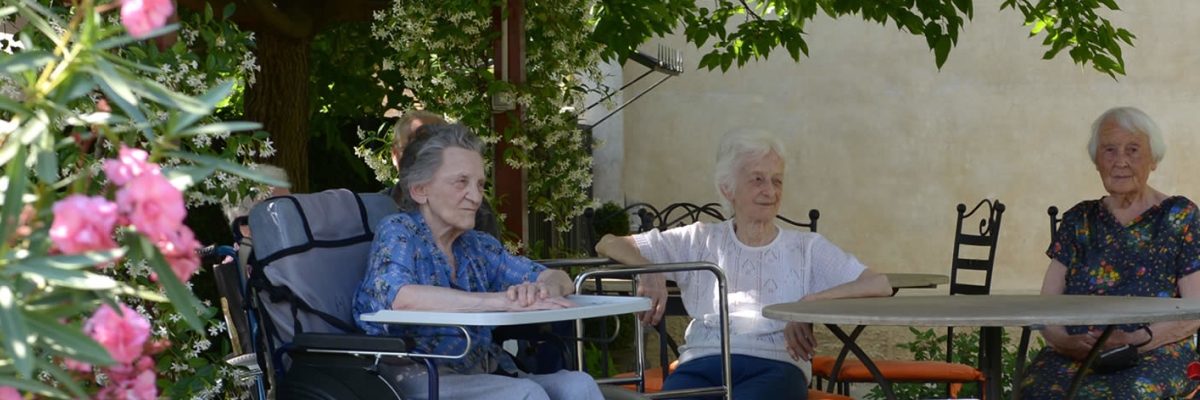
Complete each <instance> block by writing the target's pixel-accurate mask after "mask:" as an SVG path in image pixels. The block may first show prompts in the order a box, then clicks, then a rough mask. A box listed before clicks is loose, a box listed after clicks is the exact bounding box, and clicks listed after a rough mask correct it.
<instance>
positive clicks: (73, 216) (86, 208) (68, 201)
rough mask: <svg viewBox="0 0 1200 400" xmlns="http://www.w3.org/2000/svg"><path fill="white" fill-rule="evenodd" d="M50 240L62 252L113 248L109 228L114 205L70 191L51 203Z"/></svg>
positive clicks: (111, 233) (114, 213) (100, 198)
mask: <svg viewBox="0 0 1200 400" xmlns="http://www.w3.org/2000/svg"><path fill="white" fill-rule="evenodd" d="M53 211H54V223H53V224H50V240H51V241H53V242H54V245H55V246H57V247H58V249H59V250H61V251H62V252H63V253H64V254H78V253H83V252H88V251H93V250H108V249H112V248H116V247H117V242H116V241H115V240H113V227H114V226H116V224H117V205H116V204H114V203H112V202H110V201H108V200H106V199H104V198H103V197H100V196H95V197H88V196H85V195H82V194H73V195H70V196H67V197H66V198H64V199H62V200H59V201H58V202H56V203H54V207H53Z"/></svg>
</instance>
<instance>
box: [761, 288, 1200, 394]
mask: <svg viewBox="0 0 1200 400" xmlns="http://www.w3.org/2000/svg"><path fill="white" fill-rule="evenodd" d="M763 316H765V317H767V318H771V319H777V320H784V321H798V322H809V323H820V324H825V325H826V326H827V327H828V328H829V330H830V331H831V332H833V334H834V336H837V337H838V339H840V340H841V341H842V343H843V344H844V345H845V346H847V347H849V348H850V351H851V352H853V353H854V355H855V356H857V357H858V359H859V360H860V361H862V363H863V365H864V366H866V367H867V369H868V370H869V371H871V374H872V375H874V376H875V380H876V382H878V383H879V385H880V387H881V388H882V389H883V391H884V393H885V395H887V397H888V398H889V399H895V398H896V396H895V393H894V392H892V388H891V384H890V383H889V382H887V380H885V379H884V378H883V376H881V375H880V373H879V370H878V368H876V367H875V364H874V363H872V362H871V361H870V357H868V356H867V354H866V353H865V352H863V350H862V349H861V348H859V347H858V345H856V344H855V343H854V339H855V338H854V337H852V336H848V335H846V334H845V332H844V331H842V330H841V329H840V328H839V327H838V325H837V324H850V325H887V326H935V327H950V326H955V327H957V326H978V327H980V328H981V329H982V332H981V337H982V341H983V344H982V347H983V352H984V354H983V359H981V360H980V370H982V372H983V375H984V379H985V381H986V383H985V385H984V386H985V387H986V391H987V393H986V394H985V396H984V398H987V399H999V398H1000V395H1001V387H1000V384H999V382H1000V376H1001V368H1003V365H1002V361H1003V360H1002V358H1001V352H1000V348H1001V343H1000V332H1001V329H1002V327H1006V326H1017V327H1023V328H1026V329H1031V328H1032V329H1041V328H1042V327H1044V326H1046V325H1106V328H1105V330H1104V333H1103V334H1102V335H1101V336H1100V338H1099V339H1098V340H1097V344H1096V346H1095V347H1094V348H1093V349H1092V352H1091V353H1090V354H1089V355H1088V357H1087V359H1086V360H1084V367H1083V368H1080V369H1079V372H1078V373H1076V375H1075V379H1074V380H1073V381H1072V383H1071V386H1070V388H1069V389H1068V390H1067V396H1066V398H1067V399H1072V398H1074V397H1075V393H1076V392H1077V391H1078V389H1079V385H1080V383H1081V382H1082V380H1083V376H1084V374H1086V371H1087V369H1088V368H1087V366H1089V365H1091V362H1092V361H1093V360H1094V359H1095V358H1096V355H1097V354H1098V353H1099V349H1100V347H1101V346H1102V345H1103V343H1104V341H1106V340H1107V339H1108V336H1109V335H1110V334H1112V331H1113V328H1115V327H1116V326H1117V325H1120V324H1136V323H1151V322H1162V321H1180V320H1192V319H1200V301H1196V300H1190V299H1177V298H1155V297H1118V296H1068V295H1060V296H1045V295H985V296H970V295H959V296H949V295H940V296H911V297H875V298H864V299H836V300H819V301H810V302H794V303H782V304H775V305H771V306H767V307H765V308H763ZM1023 362H1024V360H1023V357H1022V359H1018V361H1017V364H1018V365H1017V366H1016V368H1017V371H1018V372H1020V371H1021V367H1022V365H1021V364H1022V363H1023ZM993 383H994V384H993ZM1018 395H1019V388H1014V390H1013V397H1014V398H1016V396H1018Z"/></svg>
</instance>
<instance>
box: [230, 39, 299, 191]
mask: <svg viewBox="0 0 1200 400" xmlns="http://www.w3.org/2000/svg"><path fill="white" fill-rule="evenodd" d="M256 33H257V36H258V38H257V40H256V42H257V45H258V48H257V51H256V54H255V55H256V57H257V58H258V65H259V67H260V68H261V69H260V70H259V71H258V74H257V76H256V82H255V83H254V84H253V85H250V86H249V87H247V88H246V118H247V119H249V120H251V121H258V122H261V123H262V124H263V130H266V131H267V132H269V133H270V134H271V141H273V142H274V143H275V155H274V156H273V157H271V158H270V159H269V162H270V163H271V164H274V165H277V166H279V167H280V168H283V169H284V170H285V171H287V173H288V179H289V180H290V181H291V183H292V192H293V193H307V192H308V141H309V137H308V117H309V115H308V114H309V107H308V79H309V76H308V75H309V65H308V56H309V51H310V49H311V45H312V38H311V37H306V38H303V39H295V38H291V37H288V36H285V35H283V34H281V33H279V32H277V31H275V30H273V29H270V28H267V29H261V30H259V31H258V32H256Z"/></svg>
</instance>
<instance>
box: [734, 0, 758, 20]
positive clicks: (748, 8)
mask: <svg viewBox="0 0 1200 400" xmlns="http://www.w3.org/2000/svg"><path fill="white" fill-rule="evenodd" d="M738 1H741V2H742V7H745V8H746V13H747V14H750V15H751V16H753V17H754V19H756V20H759V21H762V20H763V19H762V17H760V16H758V13H755V12H754V9H753V8H750V5H749V4H746V0H738Z"/></svg>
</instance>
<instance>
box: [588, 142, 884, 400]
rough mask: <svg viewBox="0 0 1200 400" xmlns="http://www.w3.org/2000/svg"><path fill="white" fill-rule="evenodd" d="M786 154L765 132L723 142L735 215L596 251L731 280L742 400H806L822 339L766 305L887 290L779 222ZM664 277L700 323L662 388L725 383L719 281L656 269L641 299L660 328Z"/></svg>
mask: <svg viewBox="0 0 1200 400" xmlns="http://www.w3.org/2000/svg"><path fill="white" fill-rule="evenodd" d="M785 154H786V153H785V152H784V149H783V146H782V145H781V144H780V142H779V140H778V139H776V138H774V137H772V136H771V135H769V134H767V133H764V132H759V131H735V132H730V133H728V134H726V135H725V136H724V137H722V138H721V143H720V148H719V149H718V151H717V168H716V174H715V175H716V176H715V178H716V186H717V191H718V192H719V193H720V195H721V205H722V206H723V207H724V208H725V209H726V211H732V213H733V218H732V219H730V220H727V221H724V222H720V223H705V222H697V223H695V224H692V225H688V226H684V227H679V228H675V229H670V230H667V231H663V232H660V231H658V230H653V231H650V232H646V233H642V234H637V235H633V236H623V237H618V236H612V235H608V236H605V237H604V238H603V239H601V240H600V243H599V244H597V245H596V251H597V252H598V253H600V254H603V255H605V256H608V257H611V258H613V259H614V260H617V261H619V262H622V263H625V264H649V263H668V262H688V261H709V262H713V263H715V264H717V265H718V266H720V267H721V268H722V269H724V270H725V274H726V276H727V277H728V282H727V284H728V286H727V287H728V290H729V313H730V316H729V317H730V318H729V321H730V325H729V330H730V342H731V344H732V350H733V357H732V362H733V365H732V367H733V382H732V385H733V394H734V398H735V399H767V398H770V399H804V398H805V397H806V396H807V390H806V389H805V388H806V387H807V386H808V384H807V382H808V377H810V376H811V374H812V364H811V360H812V356H813V350H814V349H815V347H816V340H815V339H814V338H813V336H812V325H811V324H803V323H795V322H791V323H786V322H782V321H776V320H770V319H766V318H764V317H763V315H762V309H763V307H765V306H768V305H771V304H777V303H785V302H794V301H808V300H817V299H833V298H847V297H871V296H888V295H890V294H891V293H892V290H891V287H890V285H889V284H888V281H887V277H885V276H883V275H880V274H877V273H875V272H873V271H871V270H870V269H867V267H866V266H864V265H863V264H862V263H860V262H858V260H857V259H855V258H854V256H851V255H850V254H847V253H846V252H844V251H842V250H841V249H839V248H838V247H837V246H835V245H833V243H830V242H829V241H828V240H826V239H825V238H824V237H822V236H821V235H819V234H816V233H811V232H801V231H797V230H794V229H786V228H782V227H780V226H778V225H776V223H775V216H776V214H778V212H779V205H780V203H782V201H783V173H784V169H785V166H786V164H785ZM666 280H671V281H675V282H676V283H677V284H678V285H679V287H680V289H681V291H682V296H683V302H684V305H685V306H686V307H687V310H688V314H689V315H690V316H691V317H692V319H693V321H692V322H691V324H690V325H689V326H688V328H687V333H686V335H685V344H684V346H682V348H681V353H680V357H679V365H678V366H677V367H676V369H675V372H674V373H672V374H671V375H669V376H668V378H667V379H666V381H665V382H664V383H663V390H674V389H685V388H696V387H710V386H719V385H720V384H721V383H722V382H721V358H720V353H721V347H720V331H719V330H720V326H719V318H718V310H719V308H718V306H717V304H716V300H717V283H716V278H715V277H713V276H712V274H709V273H707V272H704V271H692V272H679V273H668V274H660V275H649V276H645V277H643V278H642V285H641V287H639V295H643V296H647V297H650V298H651V300H652V301H653V304H654V308H653V310H652V311H649V312H646V313H644V314H642V315H641V316H640V317H641V320H642V322H643V323H646V324H656V323H658V320H659V319H660V318H661V317H662V314H663V311H664V310H665V303H666V297H667V296H666V288H665V285H666Z"/></svg>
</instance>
